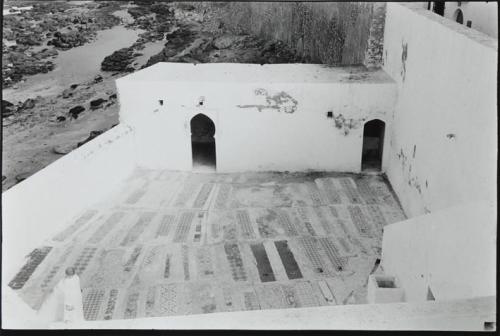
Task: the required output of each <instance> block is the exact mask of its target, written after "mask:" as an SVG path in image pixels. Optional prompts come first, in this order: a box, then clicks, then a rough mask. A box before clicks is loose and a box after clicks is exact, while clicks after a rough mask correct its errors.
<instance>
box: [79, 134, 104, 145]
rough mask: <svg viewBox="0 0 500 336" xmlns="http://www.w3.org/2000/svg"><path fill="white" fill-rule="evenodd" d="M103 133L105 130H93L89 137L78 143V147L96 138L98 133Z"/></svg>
mask: <svg viewBox="0 0 500 336" xmlns="http://www.w3.org/2000/svg"><path fill="white" fill-rule="evenodd" d="M102 133H103V131H91V132H90V135H89V137H88V138H87V139H85V140H83V141H80V142H79V143H78V144H77V147H80V146H82V145H84V144H86V143H87V142H89V141H90V140H92V139H94V138H95V137H97V136H98V135H101V134H102Z"/></svg>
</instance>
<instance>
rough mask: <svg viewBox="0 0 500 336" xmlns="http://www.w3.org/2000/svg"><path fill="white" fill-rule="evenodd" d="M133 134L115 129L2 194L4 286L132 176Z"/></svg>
mask: <svg viewBox="0 0 500 336" xmlns="http://www.w3.org/2000/svg"><path fill="white" fill-rule="evenodd" d="M132 138H133V133H132V130H131V129H130V128H128V127H125V126H121V125H118V126H115V127H114V128H112V129H111V130H109V131H107V132H105V133H104V134H102V135H100V136H99V137H97V138H95V139H93V140H92V141H89V142H88V143H86V144H84V145H83V146H81V147H80V148H78V149H76V150H74V151H72V152H71V153H69V154H67V155H65V156H64V157H62V158H60V159H59V160H57V161H55V162H54V163H52V164H50V165H49V166H47V167H45V168H44V169H42V170H40V171H38V172H37V173H36V174H34V175H32V176H30V177H29V178H28V179H26V180H24V181H23V182H21V183H19V184H17V185H15V186H13V187H12V188H10V189H9V190H7V191H6V192H4V193H3V194H2V238H3V242H2V279H3V280H2V281H3V285H4V286H6V284H7V283H8V282H9V281H10V280H12V278H13V276H14V275H15V273H16V272H17V271H18V270H19V268H20V266H22V265H23V263H24V257H25V256H26V255H27V254H28V253H29V252H31V251H32V250H33V249H34V248H36V247H38V246H40V244H42V243H43V242H44V240H45V239H48V238H51V237H52V236H54V235H55V234H56V233H57V232H59V231H60V230H62V228H63V227H64V226H65V225H67V223H68V220H71V219H72V218H74V217H77V216H79V215H81V212H83V211H84V210H85V209H87V208H88V206H89V205H91V204H93V203H96V202H98V201H99V200H100V199H102V198H103V197H105V196H106V195H107V194H108V193H109V192H111V191H112V190H113V188H114V187H115V186H116V185H117V183H118V182H120V181H121V180H122V179H124V178H125V177H126V176H127V175H128V174H130V173H131V172H132V169H133V167H134V164H135V158H134V156H133V155H132V151H131V144H132V142H131V140H132Z"/></svg>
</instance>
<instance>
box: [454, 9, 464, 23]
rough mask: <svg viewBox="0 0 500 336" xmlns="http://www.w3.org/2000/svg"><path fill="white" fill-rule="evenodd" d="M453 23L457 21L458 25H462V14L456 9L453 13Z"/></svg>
mask: <svg viewBox="0 0 500 336" xmlns="http://www.w3.org/2000/svg"><path fill="white" fill-rule="evenodd" d="M455 21H457V22H458V23H460V24H464V14H463V13H462V10H461V9H457V10H456V12H455Z"/></svg>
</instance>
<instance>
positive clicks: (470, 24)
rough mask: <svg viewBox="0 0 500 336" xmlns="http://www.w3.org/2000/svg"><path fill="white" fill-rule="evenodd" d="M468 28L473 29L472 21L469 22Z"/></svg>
mask: <svg viewBox="0 0 500 336" xmlns="http://www.w3.org/2000/svg"><path fill="white" fill-rule="evenodd" d="M467 27H469V28H472V21H471V20H467Z"/></svg>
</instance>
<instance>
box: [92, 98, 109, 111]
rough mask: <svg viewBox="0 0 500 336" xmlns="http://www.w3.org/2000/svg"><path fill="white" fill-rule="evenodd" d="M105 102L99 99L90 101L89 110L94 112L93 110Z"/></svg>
mask: <svg viewBox="0 0 500 336" xmlns="http://www.w3.org/2000/svg"><path fill="white" fill-rule="evenodd" d="M106 101H107V100H106V99H102V98H99V99H95V100H92V101H91V102H90V108H91V109H92V110H95V109H98V108H100V107H101V105H102V103H104V102H106Z"/></svg>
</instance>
